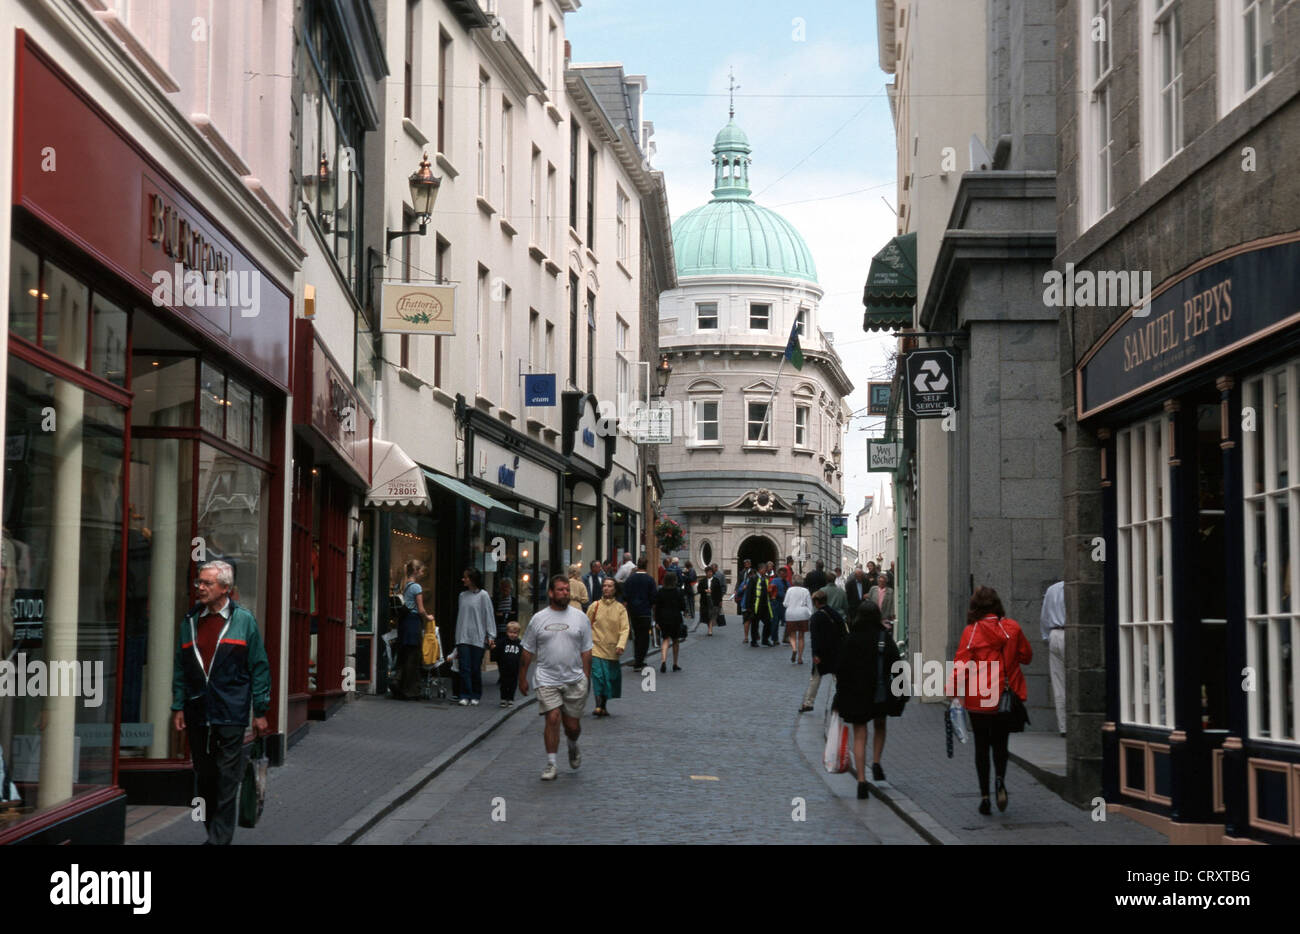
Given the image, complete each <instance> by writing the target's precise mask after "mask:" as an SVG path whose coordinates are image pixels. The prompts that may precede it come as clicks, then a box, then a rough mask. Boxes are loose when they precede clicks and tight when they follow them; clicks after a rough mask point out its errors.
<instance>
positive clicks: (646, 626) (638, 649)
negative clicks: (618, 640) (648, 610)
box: [632, 616, 650, 670]
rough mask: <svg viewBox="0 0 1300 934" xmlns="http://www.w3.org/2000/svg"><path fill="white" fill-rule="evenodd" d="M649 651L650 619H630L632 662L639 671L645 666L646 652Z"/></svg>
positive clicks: (642, 617) (643, 617)
mask: <svg viewBox="0 0 1300 934" xmlns="http://www.w3.org/2000/svg"><path fill="white" fill-rule="evenodd" d="M649 651H650V617H648V616H633V617H632V660H633V661H634V662H636V666H635V667H636V668H637V669H638V670H639V669H640V668H641V667H642V666H643V665H645V655H646V652H649Z"/></svg>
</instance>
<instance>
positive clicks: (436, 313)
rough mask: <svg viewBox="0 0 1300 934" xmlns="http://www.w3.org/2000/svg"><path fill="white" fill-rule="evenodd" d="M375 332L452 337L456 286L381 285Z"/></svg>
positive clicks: (419, 284)
mask: <svg viewBox="0 0 1300 934" xmlns="http://www.w3.org/2000/svg"><path fill="white" fill-rule="evenodd" d="M381 301H382V308H381V310H380V314H379V330H380V331H382V332H383V333H384V334H440V335H444V336H445V335H451V334H455V333H456V286H454V285H429V284H428V283H424V282H385V283H384V286H383V289H382V300H381Z"/></svg>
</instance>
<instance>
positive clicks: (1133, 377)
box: [1075, 234, 1300, 419]
mask: <svg viewBox="0 0 1300 934" xmlns="http://www.w3.org/2000/svg"><path fill="white" fill-rule="evenodd" d="M1141 310H1142V309H1141V306H1136V307H1135V308H1131V309H1129V310H1128V311H1127V312H1125V313H1124V316H1123V317H1121V318H1120V319H1119V320H1118V321H1117V322H1115V324H1114V325H1112V326H1111V328H1110V329H1109V330H1108V331H1107V332H1106V334H1105V335H1104V336H1103V337H1102V338H1101V340H1099V341H1098V342H1097V343H1096V344H1095V345H1094V346H1093V348H1092V349H1091V350H1089V351H1088V353H1087V354H1086V355H1084V357H1083V359H1082V360H1081V361H1080V363H1079V366H1078V368H1077V369H1076V371H1075V385H1076V389H1077V393H1076V395H1077V399H1078V409H1077V414H1078V417H1079V418H1080V419H1084V418H1088V417H1090V416H1093V415H1096V414H1098V413H1099V412H1103V411H1105V410H1106V409H1109V408H1111V407H1113V406H1115V405H1118V404H1120V403H1121V402H1124V401H1125V400H1127V399H1130V398H1132V397H1133V396H1136V395H1138V394H1140V393H1144V392H1147V391H1150V390H1152V389H1154V388H1156V387H1158V386H1160V385H1162V384H1164V383H1166V382H1169V381H1171V380H1173V379H1175V378H1177V377H1178V376H1180V375H1182V374H1184V373H1187V372H1189V371H1191V370H1193V369H1195V368H1196V367H1198V366H1200V365H1202V364H1205V363H1208V362H1210V361H1211V360H1214V359H1216V358H1218V357H1221V356H1223V355H1225V354H1228V353H1230V352H1232V351H1234V350H1237V349H1238V348H1241V347H1244V346H1246V345H1247V344H1250V343H1253V342H1254V341H1257V340H1260V339H1262V338H1264V337H1266V336H1267V335H1269V334H1272V333H1274V332H1276V331H1279V330H1282V329H1283V328H1287V327H1290V326H1292V325H1294V324H1296V323H1297V322H1300V234H1287V235H1285V236H1282V237H1271V238H1269V239H1267V240H1261V241H1256V242H1254V243H1250V244H1245V245H1243V246H1240V247H1234V248H1233V249H1231V250H1227V251H1224V252H1223V253H1220V254H1217V255H1216V256H1212V257H1208V258H1207V259H1206V260H1204V261H1202V262H1201V263H1198V264H1197V265H1196V266H1193V267H1192V268H1191V269H1190V270H1188V271H1187V272H1185V273H1183V274H1181V275H1180V276H1179V277H1178V278H1176V279H1174V280H1173V281H1171V282H1169V283H1167V284H1166V285H1164V286H1162V287H1161V288H1160V289H1158V290H1157V291H1156V292H1155V294H1154V295H1153V296H1152V299H1151V304H1150V313H1149V314H1147V315H1145V316H1143V317H1138V316H1137V315H1135V314H1134V312H1135V311H1141ZM1090 313H1093V312H1092V311H1091V310H1083V309H1080V310H1079V311H1078V314H1090Z"/></svg>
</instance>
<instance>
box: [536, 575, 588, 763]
mask: <svg viewBox="0 0 1300 934" xmlns="http://www.w3.org/2000/svg"><path fill="white" fill-rule="evenodd" d="M548 593H549V594H550V605H549V606H548V607H547V608H546V609H544V610H541V611H539V612H537V613H535V614H534V615H533V618H532V619H531V620H529V622H528V629H527V630H526V631H525V632H524V637H523V639H522V640H520V642H521V644H522V646H523V650H524V651H523V656H522V657H521V658H520V660H519V692H520V693H521V694H527V693H528V668H529V666H530V665H531V664H532V663H533V659H534V658H535V659H537V706H538V707H539V708H540V712H541V714H542V716H544V717H546V728H545V730H544V732H543V734H542V735H543V739H544V740H545V742H546V768H545V769H544V770H543V771H542V781H544V782H550V781H554V780H555V778H556V776H557V775H559V772H558V771H557V770H556V768H555V754H556V753H557V752H559V749H560V724H561V723H563V724H564V735H565V736H566V737H568V740H569V768H572V769H576V768H577V767H578V766H580V765H581V764H582V753H581V752H579V751H578V737H579V736H580V735H581V734H582V724H581V722H580V721H581V718H582V711H583V709H584V708H585V707H586V706H587V690H588V688H589V687H590V685H591V623H590V621H588V619H587V615H586V614H585V613H583V612H582V611H581V610H579V609H576V608H574V607H571V606H569V581H568V578H566V577H560V576H556V577H552V578H551V581H550V587H549V588H548Z"/></svg>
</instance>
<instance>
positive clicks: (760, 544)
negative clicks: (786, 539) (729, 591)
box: [736, 535, 778, 580]
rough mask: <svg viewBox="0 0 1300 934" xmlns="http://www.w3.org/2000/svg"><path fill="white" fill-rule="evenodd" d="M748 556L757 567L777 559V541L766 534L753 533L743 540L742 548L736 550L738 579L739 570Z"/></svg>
mask: <svg viewBox="0 0 1300 934" xmlns="http://www.w3.org/2000/svg"><path fill="white" fill-rule="evenodd" d="M746 558H748V559H749V560H750V561H751V562H752V563H753V566H754V567H755V568H757V567H758V566H759V565H760V564H766V563H767V562H769V561H777V560H778V558H777V553H776V542H774V541H772V540H771V539H770V538H768V537H767V536H766V535H751V536H749V537H748V538H746V539H745V540H744V541H743V542H741V543H740V549H739V550H738V551H737V552H736V571H737V577H736V579H737V580H739V579H740V577H739V572H740V569H741V568H743V567H744V566H745V559H746Z"/></svg>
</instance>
